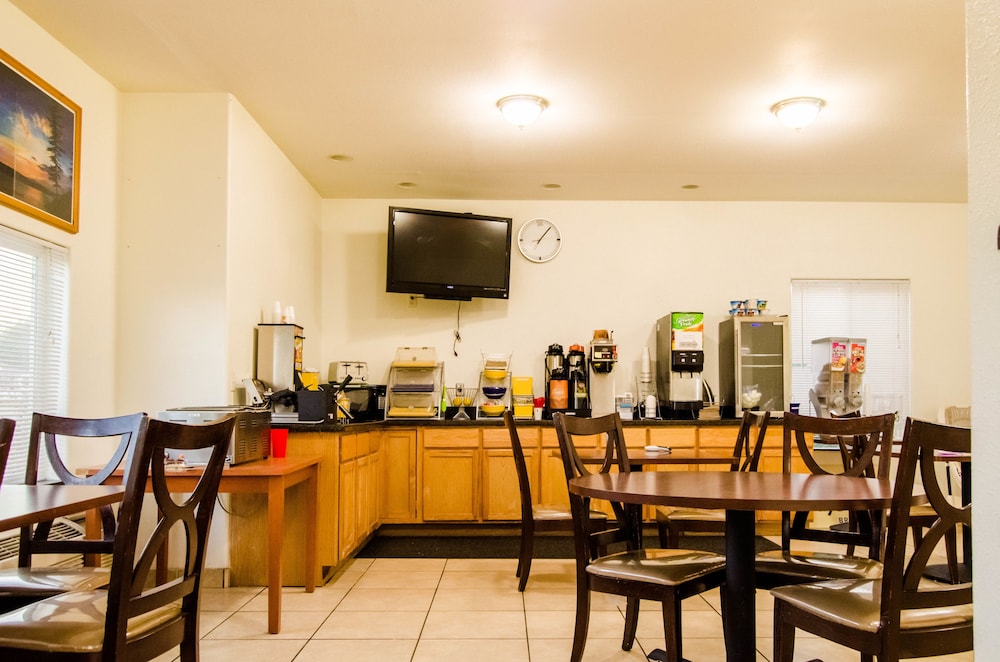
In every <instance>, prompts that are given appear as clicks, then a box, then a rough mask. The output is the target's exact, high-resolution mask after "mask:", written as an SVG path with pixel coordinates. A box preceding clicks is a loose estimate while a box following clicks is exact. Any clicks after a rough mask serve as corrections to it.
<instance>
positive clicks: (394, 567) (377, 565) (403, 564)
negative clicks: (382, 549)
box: [368, 559, 448, 572]
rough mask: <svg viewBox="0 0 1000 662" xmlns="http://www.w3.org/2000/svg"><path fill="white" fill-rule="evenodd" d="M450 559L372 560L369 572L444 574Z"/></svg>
mask: <svg viewBox="0 0 1000 662" xmlns="http://www.w3.org/2000/svg"><path fill="white" fill-rule="evenodd" d="M447 562H448V559H372V563H371V565H370V566H369V567H368V572H442V571H444V567H445V564H446V563H447Z"/></svg>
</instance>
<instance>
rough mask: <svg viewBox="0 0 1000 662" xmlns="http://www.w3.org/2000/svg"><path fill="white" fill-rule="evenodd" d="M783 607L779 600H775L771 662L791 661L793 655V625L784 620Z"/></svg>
mask: <svg viewBox="0 0 1000 662" xmlns="http://www.w3.org/2000/svg"><path fill="white" fill-rule="evenodd" d="M785 609H786V608H785V607H784V606H783V604H782V602H781V600H775V604H774V659H773V662H792V657H794V655H795V626H794V625H790V624H788V623H786V622H785V617H784V612H785Z"/></svg>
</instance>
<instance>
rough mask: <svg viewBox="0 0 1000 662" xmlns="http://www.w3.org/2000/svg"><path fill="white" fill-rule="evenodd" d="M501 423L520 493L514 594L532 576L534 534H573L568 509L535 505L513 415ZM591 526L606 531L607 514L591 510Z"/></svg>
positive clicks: (506, 415) (505, 416) (508, 411)
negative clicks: (519, 524) (519, 519)
mask: <svg viewBox="0 0 1000 662" xmlns="http://www.w3.org/2000/svg"><path fill="white" fill-rule="evenodd" d="M503 419H504V423H505V424H506V425H507V430H508V432H509V433H510V447H511V450H512V451H513V453H514V467H515V469H516V470H517V483H518V487H519V488H520V492H521V547H520V551H519V553H518V557H517V572H516V575H515V576H516V577H518V578H519V580H518V583H517V590H518V591H523V590H524V589H525V587H526V586H527V585H528V574H529V573H530V572H531V560H532V558H533V555H534V550H535V534H536V533H545V532H553V531H565V532H567V533H572V532H573V515H572V514H571V513H570V511H569V507H568V506H560V505H550V504H536V503H535V501H534V498H533V497H532V495H531V479H530V476H529V472H528V463H527V460H526V459H525V455H524V448H523V446H521V437H520V436H519V435H518V433H517V425H516V424H515V423H514V415H513V414H512V413H511V411H510V410H507V411H505V412H504V415H503ZM590 517H591V519H592V520H594V521H593V522H592V526H594V527H596V528H605V527H606V526H607V521H608V516H607V514H605V513H603V512H601V511H599V510H592V511H591V512H590Z"/></svg>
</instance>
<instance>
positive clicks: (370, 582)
mask: <svg viewBox="0 0 1000 662" xmlns="http://www.w3.org/2000/svg"><path fill="white" fill-rule="evenodd" d="M439 581H441V572H435V571H429V572H424V571H414V572H407V571H403V570H386V571H379V570H369V571H368V572H366V573H365V574H364V575H362V576H361V578H360V579H358V581H357V583H356V584H354V588H437V585H438V582H439Z"/></svg>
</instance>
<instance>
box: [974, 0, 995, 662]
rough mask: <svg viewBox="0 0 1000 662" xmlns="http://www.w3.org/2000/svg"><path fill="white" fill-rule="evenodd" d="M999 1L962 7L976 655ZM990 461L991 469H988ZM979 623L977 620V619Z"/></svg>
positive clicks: (989, 400) (989, 638)
mask: <svg viewBox="0 0 1000 662" xmlns="http://www.w3.org/2000/svg"><path fill="white" fill-rule="evenodd" d="M998 16H1000V0H970V1H969V2H967V3H966V34H967V37H966V41H967V45H968V48H967V53H968V56H967V58H968V67H967V68H968V85H967V89H968V99H969V101H968V108H969V244H968V251H969V257H970V260H969V265H970V268H969V272H970V275H971V277H970V283H971V286H970V288H969V289H970V294H971V296H972V299H973V301H976V302H977V303H978V305H976V306H975V307H974V308H973V309H972V314H971V319H970V324H969V328H970V329H971V336H972V361H971V363H972V389H973V391H972V392H973V397H972V430H973V433H972V452H973V454H974V455H975V462H974V463H973V465H972V500H973V502H974V503H975V504H977V505H976V510H975V511H974V513H973V520H974V524H973V531H974V532H975V537H974V538H973V550H974V552H975V556H976V558H977V559H978V561H977V564H976V583H975V587H977V588H976V590H975V599H976V613H977V614H979V615H980V618H979V620H978V622H979V626H978V627H976V634H975V637H976V650H978V651H980V655H981V656H982V658H983V659H987V658H989V657H991V655H992V654H991V653H988V652H987V651H996V650H997V649H1000V631H998V630H997V629H996V628H994V627H990V625H989V623H990V622H991V619H990V615H991V614H997V613H1000V595H998V594H997V591H996V590H995V587H996V586H997V585H998V584H1000V565H997V564H996V563H995V562H994V558H995V557H994V556H993V555H994V553H995V551H996V549H997V545H1000V532H998V529H997V526H996V521H997V517H998V516H1000V484H998V482H997V481H996V479H995V477H994V475H993V474H994V473H995V471H996V467H997V466H998V463H1000V446H998V444H997V439H998V438H1000V408H998V407H997V402H998V401H1000V383H998V381H997V375H998V374H1000V343H997V329H998V328H1000V309H998V308H997V306H996V305H995V304H996V301H997V293H998V292H1000V263H998V259H1000V254H998V249H1000V246H998V245H997V241H998V239H997V233H998V231H1000V230H998V224H1000V214H998V210H1000V79H998V78H997V72H1000V35H998V33H997V17H998ZM994 460H996V461H994ZM984 615H985V618H983V617H982V616H984Z"/></svg>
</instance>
